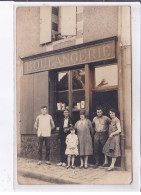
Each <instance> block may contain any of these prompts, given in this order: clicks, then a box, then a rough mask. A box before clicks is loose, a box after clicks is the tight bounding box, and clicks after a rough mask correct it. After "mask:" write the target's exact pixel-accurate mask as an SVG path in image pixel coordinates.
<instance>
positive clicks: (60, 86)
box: [56, 72, 68, 91]
mask: <svg viewBox="0 0 141 195" xmlns="http://www.w3.org/2000/svg"><path fill="white" fill-rule="evenodd" d="M64 90H68V72H59V73H57V76H56V91H64Z"/></svg>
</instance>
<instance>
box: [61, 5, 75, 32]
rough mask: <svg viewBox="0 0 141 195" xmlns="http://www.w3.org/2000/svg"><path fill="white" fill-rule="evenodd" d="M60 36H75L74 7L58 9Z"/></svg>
mask: <svg viewBox="0 0 141 195" xmlns="http://www.w3.org/2000/svg"><path fill="white" fill-rule="evenodd" d="M59 22H60V29H61V35H62V36H64V35H68V36H69V35H70V36H71V35H76V7H60V21H59Z"/></svg>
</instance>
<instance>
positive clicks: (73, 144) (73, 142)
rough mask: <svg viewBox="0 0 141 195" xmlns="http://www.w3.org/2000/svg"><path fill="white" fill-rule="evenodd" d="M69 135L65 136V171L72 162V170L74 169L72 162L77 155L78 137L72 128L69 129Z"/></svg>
mask: <svg viewBox="0 0 141 195" xmlns="http://www.w3.org/2000/svg"><path fill="white" fill-rule="evenodd" d="M69 129H70V134H69V135H67V137H66V144H67V148H66V151H65V154H66V155H67V156H68V158H67V163H68V165H67V167H66V168H67V169H68V168H70V161H72V166H71V167H72V169H74V168H75V167H74V161H75V156H77V155H78V148H77V146H78V137H77V135H76V134H75V129H74V127H70V128H69Z"/></svg>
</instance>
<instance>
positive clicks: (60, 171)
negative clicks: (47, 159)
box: [17, 158, 131, 184]
mask: <svg viewBox="0 0 141 195" xmlns="http://www.w3.org/2000/svg"><path fill="white" fill-rule="evenodd" d="M17 163H18V171H17V172H18V183H19V184H25V182H23V181H22V180H21V179H20V178H21V176H24V177H26V178H34V179H36V180H37V183H36V184H41V183H43V184H44V183H45V182H49V183H52V184H129V183H130V182H131V172H129V171H128V172H127V171H121V170H120V169H119V168H116V169H115V171H111V172H107V171H106V170H107V168H103V167H98V168H97V169H93V166H92V165H91V166H90V167H89V168H88V169H79V167H76V168H75V169H71V168H70V169H66V168H64V167H60V166H59V167H58V166H56V164H51V165H46V164H45V163H44V162H43V164H41V165H37V161H36V160H32V159H25V158H18V162H17ZM38 181H39V182H38ZM27 184H31V183H30V182H28V183H27Z"/></svg>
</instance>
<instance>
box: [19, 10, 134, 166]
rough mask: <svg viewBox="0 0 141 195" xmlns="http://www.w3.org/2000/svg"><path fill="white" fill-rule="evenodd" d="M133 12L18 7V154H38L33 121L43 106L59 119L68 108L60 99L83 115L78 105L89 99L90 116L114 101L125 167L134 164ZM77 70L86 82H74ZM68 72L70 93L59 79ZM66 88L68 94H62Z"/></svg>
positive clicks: (55, 147)
mask: <svg viewBox="0 0 141 195" xmlns="http://www.w3.org/2000/svg"><path fill="white" fill-rule="evenodd" d="M130 12H131V10H130V7H128V6H90V7H89V6H84V7H81V6H77V7H69V8H68V7H55V8H54V7H18V8H17V10H16V62H17V64H16V76H17V77H16V83H17V88H16V94H17V140H18V141H17V145H18V147H17V151H18V155H22V156H24V157H28V158H34V159H36V158H37V147H38V143H37V136H36V132H35V129H34V128H33V125H34V121H35V118H36V116H37V115H38V114H39V113H40V106H42V105H44V104H46V105H48V107H49V113H50V114H51V115H52V116H53V118H54V120H55V121H56V125H57V120H59V119H58V113H59V115H60V114H62V111H60V110H57V103H60V102H62V103H65V105H66V106H67V107H69V110H70V115H71V116H72V117H73V118H78V114H79V111H80V110H81V108H80V109H78V107H77V103H79V102H80V103H81V101H84V102H85V107H84V108H83V109H85V110H86V113H87V115H88V117H89V118H90V119H91V118H92V117H93V115H94V114H95V108H96V106H99V105H101V106H103V107H104V108H105V113H107V110H108V108H109V107H110V106H112V107H115V108H116V109H117V110H118V111H119V115H120V121H121V126H122V133H121V149H122V157H121V167H122V168H123V169H124V168H126V169H130V168H131V151H132V141H131V139H132V129H131V14H130ZM69 14H70V15H71V16H72V17H69ZM47 16H48V17H47ZM65 16H66V17H65ZM46 18H48V19H47V20H46ZM49 18H50V19H49ZM49 24H51V26H49ZM64 24H65V25H64ZM69 28H70V29H69ZM73 28H74V30H72V29H73ZM66 29H67V30H66ZM48 31H50V33H51V36H50V37H49V34H48ZM68 31H70V34H69V33H68ZM65 33H66V34H65ZM47 34H48V35H47ZM46 35H47V36H46ZM66 56H67V57H68V58H67V59H69V60H67V59H66ZM109 68H110V69H109ZM106 71H107V72H106ZM109 71H110V72H109ZM103 72H105V75H104V73H103ZM116 73H117V74H116ZM77 74H79V76H81V78H82V77H84V81H85V82H84V85H85V87H84V88H83V87H80V88H79V87H78V86H77V87H76V88H73V82H74V81H73V78H74V77H76V76H77ZM65 75H67V76H68V80H67V81H68V88H67V90H66V91H67V92H66V93H67V95H66V93H65V89H64V91H63V90H62V91H61V90H60V91H59V90H58V89H56V88H55V87H56V85H57V83H56V82H60V80H59V78H60V77H61V78H62V77H63V76H65ZM101 75H102V76H103V77H101ZM115 75H116V76H115ZM104 77H105V78H104ZM115 77H116V78H115ZM76 78H77V77H76ZM112 78H114V79H112ZM57 79H58V80H57ZM100 79H101V80H100ZM103 79H104V80H103ZM105 79H108V80H105ZM99 81H101V83H99ZM102 81H103V82H106V81H108V82H107V83H108V84H105V86H104V85H103V84H102ZM113 81H114V82H113ZM99 84H100V85H99ZM60 93H64V95H61V96H60V95H59V94H60ZM62 97H64V99H62ZM65 98H66V99H65ZM81 98H82V99H81ZM77 99H79V100H78V101H79V102H77ZM63 101H64V102H63ZM104 101H107V102H108V103H107V104H105V103H104ZM57 139H58V132H57V131H54V132H53V134H52V142H51V161H53V162H58V161H59V143H58V142H57Z"/></svg>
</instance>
